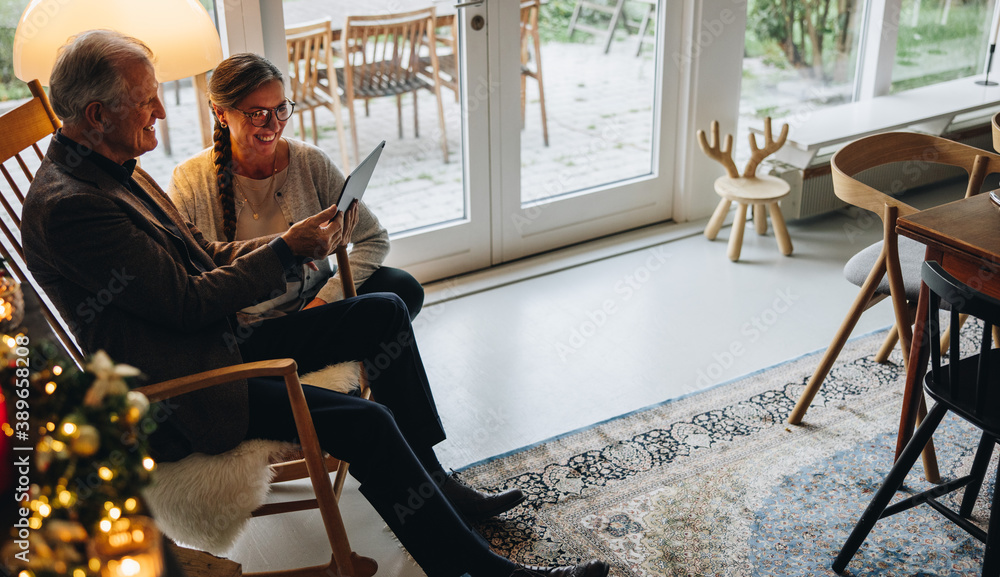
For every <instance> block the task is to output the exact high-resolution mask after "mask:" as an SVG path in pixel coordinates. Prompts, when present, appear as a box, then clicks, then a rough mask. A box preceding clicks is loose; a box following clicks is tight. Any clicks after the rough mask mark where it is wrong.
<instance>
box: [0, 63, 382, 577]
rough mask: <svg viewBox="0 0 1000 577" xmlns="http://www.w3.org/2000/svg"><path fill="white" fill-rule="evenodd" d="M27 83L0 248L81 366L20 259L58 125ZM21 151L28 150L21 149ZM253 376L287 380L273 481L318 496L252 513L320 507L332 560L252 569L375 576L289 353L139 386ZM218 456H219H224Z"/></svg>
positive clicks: (7, 137) (7, 123)
mask: <svg viewBox="0 0 1000 577" xmlns="http://www.w3.org/2000/svg"><path fill="white" fill-rule="evenodd" d="M28 86H29V88H30V90H31V94H32V96H33V98H32V99H31V100H29V101H28V102H26V103H25V104H22V105H20V106H18V107H17V108H15V109H13V110H11V111H9V112H7V113H6V114H4V115H3V116H0V133H2V134H3V135H4V138H3V139H0V172H2V173H3V175H4V177H5V179H6V181H7V184H8V185H9V187H10V188H9V189H8V188H3V189H0V204H2V205H3V207H4V213H5V214H4V215H3V216H4V218H0V228H2V229H3V239H0V254H2V255H3V257H4V259H5V261H6V263H5V266H6V267H7V268H8V270H10V271H11V272H12V273H13V274H14V275H15V276H16V277H17V278H18V280H19V281H20V282H21V283H22V284H26V285H30V286H31V287H32V288H33V289H34V290H35V292H36V293H37V294H38V296H39V300H40V301H41V308H42V312H43V314H44V315H45V318H46V320H48V322H49V324H50V326H51V328H52V330H53V332H54V333H55V334H56V337H57V338H58V339H59V341H60V342H61V344H62V345H63V346H64V348H65V350H66V351H67V352H68V353H69V354H70V355H71V356H72V358H73V360H74V361H75V362H76V363H77V364H78V365H79V366H81V367H82V366H83V363H84V355H83V352H82V350H81V349H80V348H79V346H78V345H77V343H76V341H75V340H74V339H73V338H72V337H71V336H70V334H69V331H68V330H67V326H66V324H65V322H64V320H63V319H61V318H60V317H59V316H58V314H57V313H56V311H55V308H54V307H53V306H52V305H51V303H50V301H49V300H48V299H47V297H46V296H45V294H44V291H42V290H41V287H40V286H39V285H38V283H36V282H35V281H34V279H33V278H32V276H31V274H30V272H29V271H28V268H27V266H26V265H25V262H24V252H23V250H22V247H21V236H20V225H21V207H22V204H23V201H24V192H22V188H24V190H25V191H26V190H27V188H26V187H25V183H27V184H29V185H30V183H31V181H32V180H33V176H34V172H35V170H37V166H38V163H39V162H41V160H42V158H43V153H42V150H41V148H40V147H39V142H43V143H44V141H47V140H48V138H49V137H50V136H51V135H52V134H53V133H54V132H55V130H56V129H58V128H59V127H60V126H61V124H60V122H59V119H58V118H57V117H56V115H55V113H54V112H53V110H52V107H51V105H50V104H49V101H48V98H47V96H46V95H45V92H44V91H43V90H42V86H41V84H40V83H39V82H38V81H37V80H33V81H31V82H29V83H28ZM28 149H31V150H32V151H33V153H32V152H28ZM22 153H26V154H25V156H26V157H25V156H22ZM11 160H13V161H14V162H16V164H17V167H18V169H16V172H14V173H13V174H12V173H11V171H10V170H9V169H8V167H7V166H6V164H7V162H8V161H11ZM337 260H338V265H339V266H340V270H341V275H342V277H341V278H342V281H343V283H344V293H345V295H347V296H352V295H354V294H355V293H354V280H353V277H352V275H351V273H350V268H349V267H350V264H349V261H348V260H347V251H346V249H343V248H342V249H339V250H338V252H337ZM140 369H141V367H140ZM360 375H361V387H362V395H363V396H365V397H366V398H368V397H369V396H370V390H368V388H367V386H366V383H365V380H364V371H363V370H362V371H360ZM252 377H280V378H283V379H284V381H285V384H286V386H287V388H288V394H289V399H290V401H291V405H292V411H293V414H294V417H295V422H296V427H297V429H298V436H299V438H300V443H299V445H300V446H301V452H302V457H301V458H298V459H294V460H291V461H285V462H281V463H278V464H276V465H273V466H272V467H273V469H274V474H275V478H274V482H280V481H285V480H290V479H296V478H303V477H305V476H306V475H308V477H309V479H310V481H311V483H312V487H313V490H314V491H315V499H307V500H300V501H290V502H283V503H274V504H265V505H262V506H261V507H259V508H258V509H257V510H256V511H254V512H253V515H254V516H261V515H270V514H275V513H285V512H291V511H301V510H305V509H310V508H318V509H319V510H320V514H321V515H322V517H323V524H324V527H325V529H326V533H327V537H328V539H329V542H330V547H331V549H332V555H331V559H330V562H329V563H327V564H324V565H320V566H315V567H308V568H301V569H290V570H282V571H269V572H262V573H254V574H252V575H257V576H263V577H278V576H284V577H289V576H295V577H324V576H326V575H330V574H337V575H351V576H354V577H369V576H370V575H373V574H374V573H375V571H376V569H377V565H376V563H375V561H374V560H373V559H370V558H368V557H362V556H360V555H358V554H357V553H355V552H354V551H352V550H351V547H350V543H349V541H348V539H347V532H346V530H345V528H344V523H343V519H342V518H341V515H340V509H339V508H338V505H337V502H338V500H339V497H340V492H341V490H342V488H343V484H344V480H345V478H346V472H347V463H345V462H341V461H339V460H337V459H334V458H333V457H330V456H325V457H324V455H323V452H322V450H321V448H320V446H319V441H318V439H317V437H316V431H315V429H314V428H313V424H312V417H311V415H310V414H309V408H308V406H307V405H306V401H305V397H304V395H303V392H302V385H301V384H300V382H299V376H298V374H297V372H296V366H295V361H294V360H292V359H276V360H270V361H260V362H255V363H245V364H241V365H235V366H231V367H224V368H220V369H216V370H212V371H206V372H202V373H199V374H195V375H190V376H186V377H182V378H178V379H172V380H170V381H166V382H162V383H158V384H152V385H148V386H145V387H141V388H139V389H136V390H138V391H139V392H142V393H143V394H145V395H146V396H147V397H148V398H149V400H150V402H159V401H163V400H165V399H168V398H171V397H175V396H178V395H182V394H185V393H190V392H193V391H197V390H200V389H203V388H206V387H211V386H214V385H218V384H222V383H225V382H230V381H233V380H238V379H245V378H252ZM238 449H239V448H237V449H236V450H238ZM236 450H234V451H236ZM199 457H200V458H203V459H205V458H207V459H212V457H206V456H203V455H199ZM217 457H218V458H220V459H224V458H225V457H226V455H225V454H224V455H220V456H217ZM182 462H183V460H182ZM169 465H171V464H170V463H164V464H161V465H160V468H161V469H162V468H163V467H168V466H169ZM328 468H331V469H336V470H337V477H336V478H335V480H334V481H332V482H331V479H330V476H329V473H328ZM261 474H262V475H264V476H265V477H267V478H270V476H271V474H272V473H270V472H268V471H267V470H266V468H264V469H263V470H262V471H261ZM331 572H332V573H331Z"/></svg>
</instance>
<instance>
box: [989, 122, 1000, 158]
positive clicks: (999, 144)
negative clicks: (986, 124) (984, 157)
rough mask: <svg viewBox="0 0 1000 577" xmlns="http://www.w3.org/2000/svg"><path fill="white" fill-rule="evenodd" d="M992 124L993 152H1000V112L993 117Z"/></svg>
mask: <svg viewBox="0 0 1000 577" xmlns="http://www.w3.org/2000/svg"><path fill="white" fill-rule="evenodd" d="M990 124H991V125H992V126H993V150H995V151H997V152H1000V112H997V113H996V114H994V115H993V119H992V121H991V122H990Z"/></svg>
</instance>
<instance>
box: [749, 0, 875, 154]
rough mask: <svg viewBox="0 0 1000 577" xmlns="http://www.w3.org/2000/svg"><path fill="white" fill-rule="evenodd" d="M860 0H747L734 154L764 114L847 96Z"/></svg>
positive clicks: (852, 76) (851, 83)
mask: <svg viewBox="0 0 1000 577" xmlns="http://www.w3.org/2000/svg"><path fill="white" fill-rule="evenodd" d="M861 15H862V6H860V0H840V1H831V0H751V2H749V4H748V6H747V33H746V52H745V56H744V59H743V84H742V92H741V99H740V127H739V129H738V132H739V135H740V137H739V138H738V139H737V144H738V146H737V158H738V159H740V160H745V159H746V158H748V157H749V155H750V149H749V145H748V143H747V140H746V138H745V137H744V136H742V135H745V134H746V132H747V128H748V126H749V125H750V124H753V123H754V122H755V121H756V120H758V119H762V118H764V117H766V116H771V117H774V118H787V117H789V116H794V115H797V114H802V113H805V112H808V111H811V110H815V109H817V108H820V107H824V106H832V105H835V104H842V103H844V102H850V101H851V99H852V97H853V93H854V84H855V78H856V76H857V61H858V45H859V37H860V34H859V28H860V22H861Z"/></svg>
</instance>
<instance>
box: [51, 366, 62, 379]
mask: <svg viewBox="0 0 1000 577" xmlns="http://www.w3.org/2000/svg"><path fill="white" fill-rule="evenodd" d="M52 374H53V375H55V376H57V377H58V376H59V375H61V374H62V367H61V366H59V365H56V366H54V367H52Z"/></svg>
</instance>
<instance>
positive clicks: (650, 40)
mask: <svg viewBox="0 0 1000 577" xmlns="http://www.w3.org/2000/svg"><path fill="white" fill-rule="evenodd" d="M639 1H640V3H642V4H645V5H646V12H645V14H643V15H642V20H641V21H640V22H639V32H638V34H639V42H638V46H637V47H636V49H635V55H636V56H639V55H641V54H642V47H643V45H644V44H652V45H653V46H656V34H655V32H654V34H653V36H647V35H646V32H647V31H648V30H649V25H650V24H653V25H654V26H655V25H656V5H657V4H658V3H659V0H639ZM654 30H655V29H654Z"/></svg>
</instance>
